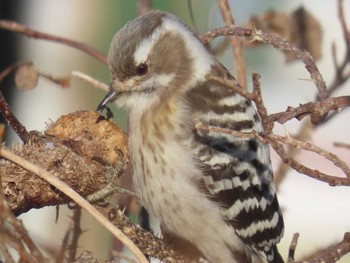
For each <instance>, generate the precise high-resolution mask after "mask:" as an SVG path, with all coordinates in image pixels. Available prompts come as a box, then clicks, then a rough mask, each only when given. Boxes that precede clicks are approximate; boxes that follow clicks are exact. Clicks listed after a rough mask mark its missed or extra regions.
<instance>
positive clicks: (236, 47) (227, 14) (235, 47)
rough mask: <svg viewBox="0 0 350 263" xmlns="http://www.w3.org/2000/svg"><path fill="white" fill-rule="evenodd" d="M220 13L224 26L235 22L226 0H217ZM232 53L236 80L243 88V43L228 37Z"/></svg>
mask: <svg viewBox="0 0 350 263" xmlns="http://www.w3.org/2000/svg"><path fill="white" fill-rule="evenodd" d="M218 1H219V7H220V11H221V15H222V17H223V19H224V22H225V25H226V26H232V25H234V24H235V22H234V19H233V16H232V12H231V8H230V5H229V3H228V0H218ZM230 41H231V46H232V53H233V57H234V61H235V65H236V77H237V81H238V83H239V84H241V86H242V87H243V88H247V80H246V67H245V61H244V54H243V51H244V49H243V43H242V41H241V40H240V39H239V38H234V37H230Z"/></svg>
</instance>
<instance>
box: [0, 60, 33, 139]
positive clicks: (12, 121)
mask: <svg viewBox="0 0 350 263" xmlns="http://www.w3.org/2000/svg"><path fill="white" fill-rule="evenodd" d="M31 64H32V63H31V62H18V63H15V64H13V65H11V66H9V67H7V68H6V69H5V70H3V71H2V72H1V73H0V83H1V82H2V80H3V79H4V78H5V77H7V76H8V75H9V74H11V73H12V72H14V71H15V70H17V69H18V68H20V67H22V66H24V65H31ZM0 112H1V113H2V115H3V116H4V118H5V120H6V122H7V123H8V125H9V126H11V127H12V128H13V129H14V131H15V132H16V133H17V135H18V136H19V137H20V138H21V140H22V141H23V142H24V143H27V142H28V140H29V136H30V134H29V132H28V131H27V130H26V128H25V127H24V126H23V125H22V123H20V122H19V120H18V119H17V118H16V117H15V115H14V114H13V113H12V111H11V110H10V107H9V105H8V104H7V102H6V100H5V98H4V95H3V94H2V92H1V91H0Z"/></svg>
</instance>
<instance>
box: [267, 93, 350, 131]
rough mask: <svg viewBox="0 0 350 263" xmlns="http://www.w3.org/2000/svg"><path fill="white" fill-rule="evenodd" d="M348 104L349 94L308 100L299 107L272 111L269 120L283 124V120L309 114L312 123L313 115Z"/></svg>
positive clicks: (339, 108) (298, 118)
mask: <svg viewBox="0 0 350 263" xmlns="http://www.w3.org/2000/svg"><path fill="white" fill-rule="evenodd" d="M349 106H350V96H342V97H332V98H327V99H325V100H323V101H316V102H308V103H305V104H301V105H300V106H299V107H296V108H293V107H288V109H287V110H286V111H284V112H279V113H274V114H271V115H269V121H271V122H275V121H277V122H279V123H280V124H284V123H285V122H287V121H289V120H291V119H293V118H296V119H297V120H299V121H300V120H301V119H303V118H304V117H306V116H309V115H310V116H311V121H312V122H313V123H314V120H313V116H322V115H325V114H327V113H328V112H330V111H332V110H333V111H339V110H341V109H343V108H345V107H349Z"/></svg>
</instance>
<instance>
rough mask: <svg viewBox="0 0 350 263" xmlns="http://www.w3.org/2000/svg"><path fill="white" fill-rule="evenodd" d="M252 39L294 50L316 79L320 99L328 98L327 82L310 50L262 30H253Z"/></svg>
mask: <svg viewBox="0 0 350 263" xmlns="http://www.w3.org/2000/svg"><path fill="white" fill-rule="evenodd" d="M252 39H253V40H257V41H260V42H263V43H265V44H270V45H272V46H273V47H275V48H277V49H279V50H283V51H289V52H292V53H293V54H294V55H295V56H296V57H297V58H299V59H301V60H302V61H303V62H304V64H305V67H306V69H307V70H308V71H309V73H310V75H311V79H312V80H313V81H314V83H315V85H316V87H317V89H318V96H319V98H320V100H325V99H326V98H328V91H327V86H326V83H325V82H324V80H323V78H322V75H321V73H320V71H319V70H318V67H317V65H316V63H315V61H314V59H313V57H312V56H311V55H310V53H309V52H308V51H306V50H301V49H300V48H298V47H297V46H296V45H295V44H293V43H291V42H289V41H286V40H284V39H282V38H279V37H276V36H274V35H270V34H267V33H264V32H263V31H261V30H255V31H253V34H252Z"/></svg>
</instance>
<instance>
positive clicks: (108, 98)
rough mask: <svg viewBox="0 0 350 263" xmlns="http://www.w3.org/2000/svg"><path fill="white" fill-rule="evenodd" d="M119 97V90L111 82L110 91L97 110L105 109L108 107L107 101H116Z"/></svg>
mask: <svg viewBox="0 0 350 263" xmlns="http://www.w3.org/2000/svg"><path fill="white" fill-rule="evenodd" d="M116 97H117V91H116V90H115V89H114V88H113V86H112V83H111V84H109V92H108V93H107V95H106V96H105V97H104V99H103V100H102V101H101V103H100V104H99V105H98V106H97V111H100V110H103V109H104V108H106V107H107V103H110V102H112V101H114V100H115V99H116Z"/></svg>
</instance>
